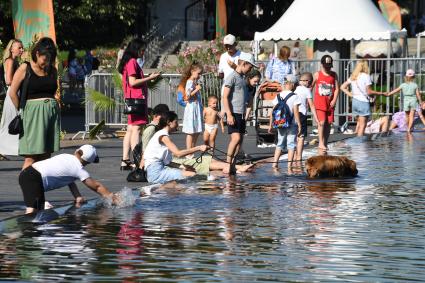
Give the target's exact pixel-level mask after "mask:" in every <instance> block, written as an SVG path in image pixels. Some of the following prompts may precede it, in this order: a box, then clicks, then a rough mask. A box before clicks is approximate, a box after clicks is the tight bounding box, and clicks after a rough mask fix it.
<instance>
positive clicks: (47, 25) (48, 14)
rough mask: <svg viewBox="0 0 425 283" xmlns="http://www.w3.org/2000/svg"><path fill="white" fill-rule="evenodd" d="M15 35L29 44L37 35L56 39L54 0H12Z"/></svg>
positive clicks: (25, 44) (26, 44)
mask: <svg viewBox="0 0 425 283" xmlns="http://www.w3.org/2000/svg"><path fill="white" fill-rule="evenodd" d="M12 14H13V27H14V29H15V37H16V38H19V39H20V40H22V42H23V43H24V46H28V45H29V44H31V42H32V41H33V40H34V38H35V37H38V38H40V37H43V36H48V37H50V38H52V39H53V40H54V41H56V33H55V24H54V17H53V3H52V0H12Z"/></svg>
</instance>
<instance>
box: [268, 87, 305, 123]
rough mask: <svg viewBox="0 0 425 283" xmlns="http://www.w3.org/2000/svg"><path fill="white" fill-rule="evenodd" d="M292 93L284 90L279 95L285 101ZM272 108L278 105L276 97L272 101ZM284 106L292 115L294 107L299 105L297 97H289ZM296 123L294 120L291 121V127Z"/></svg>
mask: <svg viewBox="0 0 425 283" xmlns="http://www.w3.org/2000/svg"><path fill="white" fill-rule="evenodd" d="M291 92H292V91H289V90H284V91H282V92H281V93H279V95H280V98H282V99H285V97H286V96H287V95H288V94H290V93H291ZM272 103H273V107H274V106H276V105H277V104H278V103H279V100H278V98H277V96H276V97H275V98H274V99H273V102H272ZM286 104H287V105H288V106H289V109H290V111H291V114H292V115H294V106H295V105H300V104H301V102H300V100H299V98H298V96H297V95H293V96H291V97H290V98H289V99H288V100H287V101H286ZM296 123H297V122H296V121H295V119H292V124H291V125H295V124H296Z"/></svg>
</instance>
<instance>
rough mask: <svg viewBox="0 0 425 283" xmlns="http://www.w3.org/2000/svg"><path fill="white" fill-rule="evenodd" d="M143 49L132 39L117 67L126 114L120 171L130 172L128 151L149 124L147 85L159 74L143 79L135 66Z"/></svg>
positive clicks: (136, 40)
mask: <svg viewBox="0 0 425 283" xmlns="http://www.w3.org/2000/svg"><path fill="white" fill-rule="evenodd" d="M145 49H146V44H145V42H144V41H143V40H141V39H139V38H136V39H133V40H132V41H131V42H130V43H129V44H128V46H127V48H126V49H125V51H124V54H123V56H122V59H121V60H120V63H119V65H118V71H119V72H120V73H121V74H122V85H123V92H124V114H128V120H127V124H128V125H127V132H126V133H125V136H124V140H123V155H122V159H121V170H131V169H132V168H133V167H134V165H133V163H131V161H130V158H129V157H130V150H132V149H133V148H134V147H135V146H136V145H137V144H138V143H139V139H140V134H141V126H142V125H146V124H147V123H148V122H149V121H148V104H147V103H148V101H147V98H148V84H147V83H148V81H150V80H153V79H156V78H157V77H158V76H159V75H160V73H153V74H150V75H149V76H148V77H145V75H144V73H143V70H142V68H140V66H139V64H137V58H142V57H143V54H144V52H145Z"/></svg>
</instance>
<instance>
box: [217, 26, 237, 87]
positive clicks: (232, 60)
mask: <svg viewBox="0 0 425 283" xmlns="http://www.w3.org/2000/svg"><path fill="white" fill-rule="evenodd" d="M223 44H224V48H225V49H226V52H224V53H223V54H221V56H220V61H219V63H218V75H219V77H220V78H222V79H226V77H227V76H228V75H230V74H231V73H232V72H233V71H234V70H235V69H236V66H237V65H238V58H239V55H240V54H241V51H240V50H237V49H236V37H235V36H234V35H233V34H228V35H226V36H225V37H224V38H223Z"/></svg>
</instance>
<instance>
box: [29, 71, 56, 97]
mask: <svg viewBox="0 0 425 283" xmlns="http://www.w3.org/2000/svg"><path fill="white" fill-rule="evenodd" d="M27 68H30V73H31V76H30V78H29V82H28V90H27V99H38V98H55V94H56V90H57V88H58V83H57V75H56V72H55V71H51V72H50V74H48V75H46V76H38V75H37V74H36V73H35V72H34V70H33V69H32V68H31V64H28V66H27Z"/></svg>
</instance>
